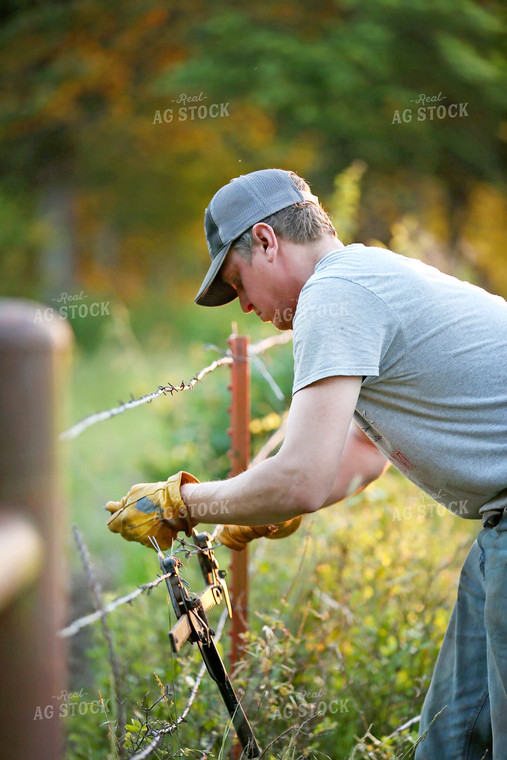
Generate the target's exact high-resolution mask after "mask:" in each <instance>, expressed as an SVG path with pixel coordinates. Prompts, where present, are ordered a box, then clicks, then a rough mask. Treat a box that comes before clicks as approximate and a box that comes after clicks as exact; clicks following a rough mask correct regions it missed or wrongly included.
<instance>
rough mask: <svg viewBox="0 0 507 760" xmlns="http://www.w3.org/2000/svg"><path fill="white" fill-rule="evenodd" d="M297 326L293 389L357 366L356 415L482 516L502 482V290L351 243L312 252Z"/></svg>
mask: <svg viewBox="0 0 507 760" xmlns="http://www.w3.org/2000/svg"><path fill="white" fill-rule="evenodd" d="M293 327H294V386H293V393H296V392H297V391H298V390H300V389H301V388H304V387H305V386H307V385H309V384H310V383H313V382H315V381H316V380H320V379H322V378H324V377H331V376H335V375H361V376H363V381H362V385H361V392H360V395H359V399H358V403H357V406H356V411H355V414H354V419H355V421H356V422H357V424H358V425H359V426H360V427H361V429H362V430H364V432H365V433H366V435H367V436H368V437H369V438H370V439H371V440H372V441H373V442H374V443H375V444H376V445H377V447H378V448H379V449H380V450H381V451H382V452H383V453H384V454H385V455H386V456H387V458H388V459H389V460H390V461H391V462H392V463H393V464H394V465H395V466H396V467H397V468H398V469H399V470H400V471H401V472H403V473H404V475H406V476H407V477H408V478H410V480H412V481H413V482H414V483H416V484H417V485H418V486H419V487H420V488H422V489H423V490H424V491H425V492H426V493H428V494H430V495H431V496H432V497H433V498H435V499H436V500H437V501H439V502H441V503H442V504H444V505H445V506H446V507H448V509H450V510H451V511H453V512H455V513H457V514H460V515H461V516H462V517H468V518H477V517H479V509H480V507H482V506H483V505H485V504H486V503H487V502H489V501H490V500H492V499H494V498H495V497H496V496H497V495H498V494H499V492H500V491H502V490H503V489H505V488H506V487H507V303H506V302H505V301H504V299H503V298H500V297H499V296H493V295H491V294H490V293H487V292H486V291H485V290H482V289H481V288H478V287H476V286H474V285H471V284H469V283H466V282H462V281H460V280H457V279H456V278H454V277H451V276H449V275H445V274H443V273H442V272H440V271H438V270H437V269H435V268H434V267H430V266H428V265H426V264H423V263H422V262H421V261H418V260H415V259H410V258H407V257H405V256H401V255H399V254H396V253H393V252H392V251H388V250H385V249H383V248H373V247H366V246H364V245H361V244H357V243H356V244H353V245H348V246H346V247H345V248H342V249H339V250H337V251H333V252H332V253H329V254H327V255H326V256H325V257H324V258H323V259H321V261H319V263H318V264H317V266H316V267H315V272H314V274H313V275H312V276H311V277H310V279H309V280H308V281H307V282H306V283H305V285H304V287H303V289H302V290H301V294H300V297H299V301H298V306H297V310H296V315H295V317H294V323H293ZM500 505H501V506H507V496H506V497H505V499H504V498H503V497H502V498H501V499H500ZM495 506H498V503H497V502H495Z"/></svg>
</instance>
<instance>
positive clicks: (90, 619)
mask: <svg viewBox="0 0 507 760" xmlns="http://www.w3.org/2000/svg"><path fill="white" fill-rule="evenodd" d="M213 538H214V537H213V536H212V539H213ZM176 540H177V541H178V542H179V544H180V548H179V549H175V550H174V551H173V552H172V554H178V553H181V552H184V553H185V556H186V557H187V558H188V557H190V556H191V555H192V554H197V553H198V552H201V551H203V550H202V549H200V548H199V547H198V546H195V544H191V543H190V542H189V541H186V540H185V539H184V538H178V539H176ZM221 546H222V544H216V545H215V546H213V550H215V549H217V548H219V547H221ZM169 575H170V574H169V573H166V574H165V575H159V576H158V578H155V580H153V581H150V582H149V583H143V584H142V585H141V586H138V587H137V588H136V589H134V591H131V592H130V593H129V594H125V596H119V597H117V598H116V599H113V601H112V602H109V604H102V606H101V607H100V609H97V610H95V612H91V613H89V614H88V615H83V616H82V617H79V618H77V619H76V620H73V621H72V623H69V625H67V626H66V627H65V628H61V629H60V630H59V631H58V636H60V638H64V639H66V638H69V637H70V636H75V635H76V634H77V633H79V631H80V630H81V629H83V628H87V627H88V626H89V625H92V624H93V623H96V622H97V621H98V620H101V619H102V618H104V617H106V615H108V614H109V613H110V612H112V611H113V610H115V609H116V608H117V607H121V606H122V605H124V604H131V603H132V602H133V601H134V599H136V598H137V597H138V596H140V595H141V594H143V593H144V592H145V591H147V592H148V595H149V594H150V592H151V591H152V590H153V589H154V588H156V587H157V586H158V585H159V584H160V583H163V582H164V581H165V580H166V579H167V578H169Z"/></svg>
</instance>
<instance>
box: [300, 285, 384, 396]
mask: <svg viewBox="0 0 507 760" xmlns="http://www.w3.org/2000/svg"><path fill="white" fill-rule="evenodd" d="M293 329H294V334H293V350H294V384H293V388H292V392H293V393H296V392H297V391H298V390H300V389H301V388H304V387H305V386H307V385H310V383H314V382H315V381H316V380H321V379H323V378H325V377H334V376H337V375H362V376H372V377H376V376H378V375H379V374H380V372H381V369H382V363H383V361H384V358H385V356H386V354H387V351H388V349H389V346H390V345H391V343H392V341H393V339H394V336H395V334H396V331H397V330H398V329H399V325H398V321H397V319H396V317H395V316H394V315H393V313H392V312H391V309H390V308H389V307H388V306H387V305H386V304H385V303H384V301H383V300H382V299H381V298H379V297H378V296H377V295H375V294H374V293H373V292H372V291H370V290H369V289H368V288H365V287H363V286H362V285H358V284H357V283H354V282H351V281H349V280H347V279H344V278H341V277H334V276H331V277H329V276H328V277H318V278H315V277H312V278H310V280H309V281H308V282H307V283H306V285H305V286H304V287H303V289H302V290H301V294H300V297H299V302H298V306H297V310H296V315H295V317H294V323H293Z"/></svg>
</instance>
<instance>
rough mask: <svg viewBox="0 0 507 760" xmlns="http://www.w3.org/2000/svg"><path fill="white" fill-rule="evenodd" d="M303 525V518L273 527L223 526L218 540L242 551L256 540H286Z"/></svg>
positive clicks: (296, 518) (276, 524)
mask: <svg viewBox="0 0 507 760" xmlns="http://www.w3.org/2000/svg"><path fill="white" fill-rule="evenodd" d="M300 524H301V516H299V517H293V518H292V520H286V521H285V522H282V523H272V524H271V525H221V526H220V528H219V529H218V531H217V534H216V539H217V541H220V543H221V544H224V546H228V547H229V549H235V550H236V551H241V550H242V549H244V548H245V546H246V545H247V544H248V543H249V542H250V541H252V540H253V539H254V538H261V537H265V538H285V537H286V536H290V535H291V533H294V531H296V530H297V529H298V528H299V526H300Z"/></svg>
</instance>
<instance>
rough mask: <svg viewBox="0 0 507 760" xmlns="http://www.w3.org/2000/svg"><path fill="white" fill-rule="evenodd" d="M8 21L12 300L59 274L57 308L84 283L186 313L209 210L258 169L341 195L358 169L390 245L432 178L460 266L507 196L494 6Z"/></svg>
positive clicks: (5, 197) (320, 2) (89, 10)
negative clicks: (229, 185)
mask: <svg viewBox="0 0 507 760" xmlns="http://www.w3.org/2000/svg"><path fill="white" fill-rule="evenodd" d="M2 21H3V25H2V28H1V29H0V88H1V92H2V96H1V111H0V202H2V201H5V206H4V208H3V209H1V210H0V226H1V229H0V246H1V247H2V249H3V252H2V260H1V262H0V275H1V279H2V280H3V289H4V290H10V291H11V292H12V291H13V290H18V291H19V289H20V287H24V288H25V290H28V291H29V292H31V293H33V292H34V290H36V289H37V285H38V283H42V284H43V280H41V277H40V274H41V270H42V269H43V268H46V269H47V265H48V262H49V265H50V266H49V271H51V267H53V269H54V270H55V271H57V272H60V276H59V277H51V280H52V282H49V283H47V282H46V285H45V292H46V295H48V294H49V293H50V291H51V288H53V289H55V288H61V287H64V284H65V281H66V280H71V279H72V278H73V277H76V278H77V279H79V280H80V281H81V282H83V281H84V282H85V284H87V286H89V287H90V288H104V287H109V288H110V289H112V290H113V289H114V291H115V292H118V293H120V294H121V295H122V296H124V297H125V298H131V299H134V298H137V299H141V298H142V297H143V295H144V286H145V283H146V282H150V281H151V282H152V283H153V284H155V285H156V286H157V287H159V286H160V285H161V284H162V283H163V284H164V286H165V287H166V289H167V293H168V296H169V297H171V296H172V297H181V296H182V295H184V296H185V297H186V298H190V297H191V296H192V295H193V293H194V289H195V286H196V284H197V282H198V280H199V279H200V276H201V274H202V270H203V267H204V266H205V263H206V252H205V249H204V239H203V234H202V212H203V209H204V207H205V205H206V203H207V201H208V200H209V198H210V196H211V195H212V193H213V192H214V191H215V190H216V189H217V188H218V187H219V186H220V185H221V184H223V182H225V181H227V180H228V179H230V177H231V176H235V175H237V174H238V173H244V172H246V171H250V170H252V169H257V168H261V167H263V166H269V165H271V166H288V167H291V168H292V167H293V168H295V169H296V171H299V172H300V173H301V174H303V175H305V176H308V178H309V179H310V180H312V181H314V182H317V183H318V187H319V191H321V193H322V191H324V195H325V194H326V192H327V193H328V194H329V195H330V194H331V193H332V191H333V182H334V178H335V176H336V174H337V173H338V172H339V171H341V170H343V169H344V168H345V167H346V166H350V165H351V164H352V162H353V161H354V160H355V159H360V160H362V161H364V162H366V164H367V166H368V172H367V173H366V175H365V177H364V180H363V187H364V198H365V199H366V202H367V203H371V205H370V208H369V212H368V214H365V213H364V211H363V212H362V213H361V214H360V215H359V216H360V220H361V226H362V228H363V229H362V233H363V235H366V236H370V237H375V238H377V239H379V240H383V241H385V242H388V241H389V240H390V238H391V234H392V231H391V228H392V225H393V224H394V223H395V222H396V220H397V219H398V217H399V216H400V215H403V214H404V213H407V212H408V211H410V210H411V208H410V207H411V206H413V205H415V204H419V202H420V196H421V191H420V188H421V187H423V188H425V189H427V188H428V187H430V186H431V191H430V195H432V197H433V196H434V194H435V193H434V188H435V184H431V183H428V182H424V183H422V184H421V178H422V177H424V176H426V177H431V178H434V179H435V180H436V183H437V185H438V188H439V193H440V196H439V199H440V200H439V202H440V203H444V204H446V207H447V214H446V218H447V223H446V225H444V226H445V228H446V234H447V235H448V239H449V241H450V246H451V249H456V250H457V248H458V245H457V244H458V240H459V237H460V232H461V230H462V228H463V223H464V216H465V212H466V209H467V208H468V205H469V199H470V197H471V192H472V190H473V188H474V187H475V185H476V184H477V183H478V182H480V183H482V184H483V185H484V184H488V183H489V184H491V183H496V184H497V185H500V184H501V183H502V182H503V181H504V177H505V168H506V154H505V139H506V124H505V121H506V120H505V113H506V103H507V93H506V90H505V86H504V85H505V75H506V72H507V62H506V55H505V48H504V42H503V41H504V35H505V29H506V25H507V24H506V12H505V7H504V6H503V5H502V4H501V3H499V2H497V1H496V0H489V1H488V2H485V1H483V0H481V1H480V2H479V0H431V2H429V1H428V0H414V2H412V3H410V4H406V3H403V2H402V0H375V2H374V1H373V0H335V2H331V0H316V2H314V3H312V4H308V3H307V2H303V0H297V1H295V2H294V1H293V2H290V3H289V2H287V0H277V1H276V2H268V0H259V2H256V3H255V4H251V5H243V6H238V5H237V4H236V3H233V2H232V0H217V2H215V3H214V4H212V5H209V4H206V3H205V2H204V0H188V1H187V2H186V3H184V4H181V3H177V2H175V0H170V2H166V3H163V4H162V3H160V2H157V1H156V0H112V2H110V3H108V4H107V5H106V6H104V4H103V3H101V2H99V0H68V1H67V2H57V1H56V0H39V1H38V2H28V0H26V1H23V2H14V0H11V1H10V2H8V3H7V4H4V7H3V10H2ZM439 93H440V94H441V97H442V99H443V98H445V100H444V99H443V100H442V103H444V104H446V105H449V104H450V103H459V104H464V105H463V108H462V111H463V113H462V116H461V117H458V118H450V117H447V118H445V119H442V120H439V119H435V118H434V119H430V118H429V114H428V116H427V118H426V119H425V120H424V121H419V120H418V119H417V117H416V108H417V107H419V106H418V105H417V104H415V103H414V102H411V101H415V100H417V98H418V97H419V95H421V94H424V95H426V96H433V97H435V96H438V95H439ZM182 95H184V96H191V97H194V98H199V97H202V98H203V100H202V103H203V104H205V105H206V106H208V107H209V105H210V104H212V103H218V104H221V106H222V107H223V111H220V112H219V113H221V114H222V118H220V116H219V117H218V118H211V117H210V116H209V114H207V116H206V118H203V119H199V118H198V117H197V116H195V112H194V116H195V118H192V117H191V112H190V111H188V110H187V113H186V118H185V120H183V119H181V118H180V113H179V108H180V105H179V104H178V103H177V101H178V99H179V98H181V96H182ZM180 102H181V101H180ZM408 108H410V109H412V110H413V117H412V120H411V121H410V122H404V121H402V122H401V123H398V122H397V120H396V119H395V114H396V113H397V112H400V113H401V112H402V111H403V110H405V109H408ZM171 111H172V119H169V118H165V119H164V118H163V117H162V114H166V116H167V117H169V114H170V112H171ZM225 117H227V118H225ZM379 187H382V188H384V189H383V194H382V193H379V191H378V188H379ZM407 188H409V192H407ZM386 196H387V197H386ZM474 197H475V196H474ZM375 202H378V205H375ZM386 204H387V205H388V206H389V213H388V214H386V215H385V216H384V215H383V213H382V209H383V208H384V207H385V206H386ZM419 207H420V205H419ZM364 224H367V227H366V228H365V227H364ZM360 232H361V230H360ZM62 240H63V241H65V240H67V241H69V240H70V241H71V242H72V244H68V245H67V247H66V250H67V257H68V259H69V260H68V261H64V260H62V255H61V251H62V249H61V241H62ZM59 246H60V247H59ZM182 280H184V281H185V282H187V283H188V284H183V287H182V286H181V283H182ZM69 286H70V285H69ZM41 292H42V293H44V290H42V291H41Z"/></svg>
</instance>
